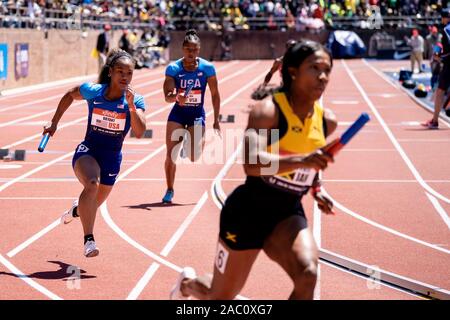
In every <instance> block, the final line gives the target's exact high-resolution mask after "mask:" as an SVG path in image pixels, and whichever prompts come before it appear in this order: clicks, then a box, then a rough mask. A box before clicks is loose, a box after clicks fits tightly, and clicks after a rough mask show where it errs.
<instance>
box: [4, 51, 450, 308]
mask: <svg viewBox="0 0 450 320" xmlns="http://www.w3.org/2000/svg"><path fill="white" fill-rule="evenodd" d="M270 65H271V61H233V62H217V63H216V68H217V69H218V78H219V81H220V84H219V88H220V92H221V96H222V105H223V106H222V108H223V109H222V113H223V114H231V113H232V114H235V115H236V122H235V123H234V124H229V123H227V124H222V129H223V131H224V138H223V140H220V139H218V138H217V137H214V136H211V137H209V136H208V142H207V149H206V150H205V157H204V158H203V161H202V162H200V163H198V164H190V163H182V164H180V165H179V166H178V168H177V180H176V185H175V190H176V191H175V198H174V200H175V203H174V204H173V205H171V206H161V204H160V201H161V197H162V195H163V193H164V191H165V180H164V170H163V163H164V158H165V148H164V134H165V121H166V119H167V116H168V113H169V111H170V106H169V105H167V104H166V103H165V102H164V99H163V95H162V90H161V88H162V81H163V78H164V76H163V69H155V70H152V71H137V72H136V74H135V79H134V81H133V85H134V86H135V88H136V90H137V92H139V93H141V94H143V95H145V99H146V104H147V106H148V109H147V111H146V115H147V121H148V122H147V123H148V127H149V128H151V129H153V131H154V134H153V139H151V140H147V139H141V140H137V139H134V138H127V140H126V144H125V146H124V162H123V166H122V171H121V177H120V181H119V182H118V183H117V184H116V186H115V188H114V190H113V192H112V193H111V196H110V198H109V199H108V201H107V203H106V204H105V206H103V207H102V210H99V212H98V215H97V221H96V227H95V234H96V240H97V242H98V245H99V247H100V249H101V254H100V256H99V257H97V258H95V259H86V258H84V256H83V255H82V249H83V247H82V229H81V226H80V223H79V221H76V222H74V223H72V224H69V225H67V226H61V225H58V224H57V219H58V218H59V216H60V214H61V213H62V212H64V211H65V210H66V209H67V208H68V207H69V206H70V205H71V202H72V200H73V199H75V198H76V197H77V196H78V193H79V192H80V190H81V187H80V184H79V183H78V182H77V180H76V178H75V177H74V174H73V172H72V169H71V152H72V151H73V149H74V148H75V146H76V145H77V144H78V143H79V141H81V139H82V138H83V135H84V131H85V122H86V104H85V103H84V102H81V103H79V104H78V105H76V106H73V107H71V108H70V109H69V110H68V111H67V113H66V114H65V115H64V117H63V119H62V122H61V123H60V130H59V131H58V132H57V134H56V136H55V137H53V138H52V139H51V140H50V142H49V144H48V146H47V149H46V151H45V152H44V153H43V154H39V153H37V152H35V150H36V148H37V144H38V143H39V139H40V137H39V134H40V130H41V127H42V124H43V123H45V122H46V121H48V120H49V119H50V118H51V115H52V112H53V111H54V109H55V107H56V105H57V102H58V99H59V98H60V97H61V96H62V94H63V93H64V92H65V90H66V89H67V88H69V87H70V85H64V86H59V87H57V88H48V89H43V90H39V91H38V92H32V93H27V94H17V95H14V96H11V97H2V98H0V137H1V138H0V147H2V148H3V147H11V148H13V149H16V148H21V149H26V150H27V159H26V161H25V162H11V163H6V162H3V163H0V183H1V185H0V210H1V212H2V217H3V219H2V224H1V225H0V232H1V234H2V236H3V241H2V242H0V288H2V290H0V298H1V299H56V298H61V299H127V298H128V299H167V298H168V293H169V291H170V289H171V287H172V285H173V283H174V281H175V280H176V278H177V271H178V270H179V268H180V267H182V266H185V265H190V266H193V267H194V268H195V269H196V270H197V272H198V273H210V272H212V267H213V261H214V255H215V246H216V240H217V233H218V218H219V210H218V208H217V206H216V204H215V203H214V201H213V197H212V194H211V193H210V190H211V185H212V183H213V180H214V178H215V177H216V176H217V175H218V173H219V171H220V170H221V169H222V168H223V166H224V164H225V162H226V160H227V159H228V158H229V157H230V156H231V153H232V152H233V151H234V149H235V148H236V147H237V144H238V143H239V139H238V138H236V139H234V141H232V140H233V137H232V136H231V135H233V134H237V136H238V133H239V132H242V130H243V128H244V127H245V125H246V119H247V115H246V113H245V109H246V106H247V105H248V104H249V102H250V100H249V95H250V93H251V91H252V90H253V89H254V88H255V87H256V86H257V85H258V84H259V83H260V82H261V81H262V79H263V77H264V75H265V73H266V72H267V70H268V68H269V67H270ZM371 66H374V67H375V70H374V68H372V67H371ZM393 67H395V65H393V63H379V62H371V63H370V64H368V63H366V62H365V61H362V60H351V61H345V62H342V61H336V64H335V67H334V70H333V75H332V80H331V83H330V84H329V87H328V89H327V92H326V94H325V96H324V98H323V103H324V105H325V106H326V107H329V108H331V109H333V111H334V112H335V113H336V115H337V117H338V119H339V121H340V125H339V127H338V130H337V131H338V132H337V133H336V134H335V135H337V134H339V133H340V132H342V131H343V130H345V128H346V127H347V126H348V124H349V122H351V121H353V120H354V119H355V118H356V117H357V116H358V115H359V113H361V112H363V111H364V112H368V113H369V114H370V115H371V117H372V121H371V122H370V123H369V124H368V126H367V128H365V129H364V130H363V131H362V132H361V133H360V134H359V135H358V136H357V137H356V138H355V139H354V140H353V141H352V142H351V143H350V144H349V146H347V147H346V148H345V149H343V151H342V152H341V153H340V154H339V155H338V157H337V158H336V163H335V164H334V165H332V166H331V167H330V168H329V169H328V170H327V171H326V172H325V174H324V180H325V188H326V191H327V192H328V193H329V194H330V196H331V197H332V198H333V199H334V200H335V201H336V204H337V208H336V211H337V213H338V214H337V215H336V216H330V217H329V216H325V215H320V214H317V213H314V210H313V202H312V200H311V199H310V197H307V198H305V199H304V203H305V209H306V211H307V215H308V218H309V222H310V225H311V228H313V229H314V234H315V237H316V240H317V241H318V242H319V243H320V244H321V247H322V248H324V249H327V250H330V251H333V252H335V253H337V254H340V255H343V256H346V257H348V258H351V259H354V260H358V261H361V262H364V263H366V264H369V265H374V266H378V267H379V268H382V269H384V270H387V271H390V272H394V273H397V274H399V275H402V276H406V277H409V278H412V279H415V280H418V281H421V282H425V283H429V284H432V285H436V286H439V287H441V288H444V289H447V290H448V289H449V288H450V279H449V277H448V265H449V262H450V260H449V251H448V249H449V246H448V245H449V240H450V238H449V226H448V224H447V223H448V216H447V212H449V209H450V204H449V201H448V199H449V198H450V192H449V191H448V184H449V182H450V179H449V178H450V169H449V168H448V166H446V165H445V164H446V161H445V160H446V159H448V158H449V156H450V150H449V149H448V142H449V141H450V134H449V130H448V126H446V125H445V124H444V123H442V125H441V127H442V129H441V130H438V131H427V130H422V128H420V126H418V125H417V124H416V122H420V121H422V120H425V119H427V118H429V117H430V114H429V113H428V112H427V111H425V110H423V109H422V108H420V107H418V106H417V105H416V104H415V103H414V102H413V101H412V100H411V99H410V98H409V97H408V96H406V95H405V94H404V93H403V92H401V91H399V90H398V89H397V88H395V87H393V86H392V85H390V84H389V83H388V82H387V81H385V80H384V79H383V78H382V77H381V75H380V74H379V73H377V72H376V70H382V69H383V68H393ZM274 81H278V79H274ZM206 101H207V103H206V110H207V112H209V113H211V112H212V107H211V103H210V97H209V95H208V96H207V97H206ZM207 127H209V128H210V127H211V118H210V117H209V118H208V119H207ZM446 147H447V148H446ZM227 148H228V149H227ZM220 150H225V151H224V152H220ZM207 155H209V158H208V157H206V156H207ZM211 158H214V159H216V161H214V163H211V162H212V161H210V160H211ZM9 165H18V167H17V168H16V167H12V168H8V167H7V166H9ZM243 179H244V175H243V171H242V168H241V166H240V165H239V164H234V165H232V167H231V169H230V170H229V171H228V173H227V174H226V176H225V177H224V179H223V181H222V185H223V187H224V190H225V192H226V193H229V192H231V191H232V189H233V188H234V187H235V186H237V185H238V184H240V183H241V182H242V181H243ZM426 189H427V190H426ZM351 214H353V215H351ZM446 221H447V223H446ZM74 266H75V267H76V268H78V269H79V270H80V274H79V275H80V278H81V280H80V281H79V282H76V281H75V282H74V281H72V280H71V273H72V270H73V268H74ZM71 268H72V269H71ZM68 271H69V272H68ZM18 274H23V275H26V277H20V278H19V277H18ZM291 290H292V285H291V284H290V281H289V279H288V278H287V276H286V275H285V274H284V273H283V271H282V270H281V269H280V268H279V267H278V266H277V265H275V264H274V263H273V262H272V261H270V260H269V259H268V258H267V257H266V256H265V255H264V254H263V253H261V254H260V256H259V257H258V260H257V261H256V263H255V266H254V268H253V270H252V272H251V274H250V277H249V279H248V282H247V284H246V286H245V288H244V290H243V291H242V293H241V294H242V296H244V297H247V298H250V299H285V298H286V297H287V296H288V295H289V293H290V291H291ZM316 298H320V299H418V298H419V297H417V296H414V295H412V294H409V293H406V292H404V291H399V290H397V289H395V288H392V287H388V286H385V285H376V286H375V287H374V286H373V285H371V283H369V282H368V280H367V279H365V278H362V277H359V276H356V275H355V274H352V273H349V272H346V271H343V270H342V269H338V268H336V267H333V266H331V265H328V264H321V267H320V277H319V282H318V285H317V290H316Z"/></svg>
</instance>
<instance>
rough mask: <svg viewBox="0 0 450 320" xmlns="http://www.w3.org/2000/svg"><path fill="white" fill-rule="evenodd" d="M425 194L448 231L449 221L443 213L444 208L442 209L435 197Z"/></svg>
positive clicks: (445, 213)
mask: <svg viewBox="0 0 450 320" xmlns="http://www.w3.org/2000/svg"><path fill="white" fill-rule="evenodd" d="M425 194H426V195H427V197H428V199H429V200H430V202H431V204H432V205H433V206H434V208H435V209H436V211H437V212H438V213H439V216H440V217H441V218H442V220H444V222H445V224H446V225H447V228H448V229H450V219H449V217H448V215H447V212H445V210H444V208H442V206H441V204H440V203H439V201H438V200H437V199H436V198H435V197H433V196H432V195H431V194H429V193H428V192H425Z"/></svg>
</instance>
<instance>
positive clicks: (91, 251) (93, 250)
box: [84, 240, 100, 258]
mask: <svg viewBox="0 0 450 320" xmlns="http://www.w3.org/2000/svg"><path fill="white" fill-rule="evenodd" d="M99 253H100V251H99V250H98V248H97V245H96V244H95V241H93V240H89V241H87V242H86V243H85V244H84V255H85V256H86V258H92V257H96V256H98V254H99Z"/></svg>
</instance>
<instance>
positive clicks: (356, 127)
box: [326, 112, 370, 156]
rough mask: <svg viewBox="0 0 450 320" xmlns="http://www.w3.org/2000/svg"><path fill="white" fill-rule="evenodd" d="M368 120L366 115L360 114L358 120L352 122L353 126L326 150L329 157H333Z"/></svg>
mask: <svg viewBox="0 0 450 320" xmlns="http://www.w3.org/2000/svg"><path fill="white" fill-rule="evenodd" d="M369 120H370V117H369V115H368V114H367V113H365V112H364V113H362V114H361V115H360V116H359V118H358V119H357V120H356V121H355V122H353V124H352V125H351V126H350V127H349V128H348V129H347V130H345V132H344V133H343V134H342V136H341V137H340V138H339V140H338V141H337V143H336V144H334V145H332V146H331V147H330V148H329V149H328V150H326V151H327V152H328V153H330V154H331V155H333V156H334V155H335V154H336V153H337V152H338V151H339V150H341V149H342V148H343V147H344V146H345V145H346V144H347V143H348V142H349V141H350V140H351V139H352V138H353V137H354V136H355V135H356V134H357V133H358V132H359V131H360V130H361V129H362V127H364V125H365V124H366V123H367V122H368V121H369Z"/></svg>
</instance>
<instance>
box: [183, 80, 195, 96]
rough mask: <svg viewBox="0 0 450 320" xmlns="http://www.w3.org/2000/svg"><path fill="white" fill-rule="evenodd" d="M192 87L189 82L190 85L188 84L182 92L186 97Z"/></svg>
mask: <svg viewBox="0 0 450 320" xmlns="http://www.w3.org/2000/svg"><path fill="white" fill-rule="evenodd" d="M192 88H194V84H193V83H191V84H190V85H188V86H187V87H186V91H185V92H184V96H185V97H187V96H188V95H189V93H191V90H192Z"/></svg>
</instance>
